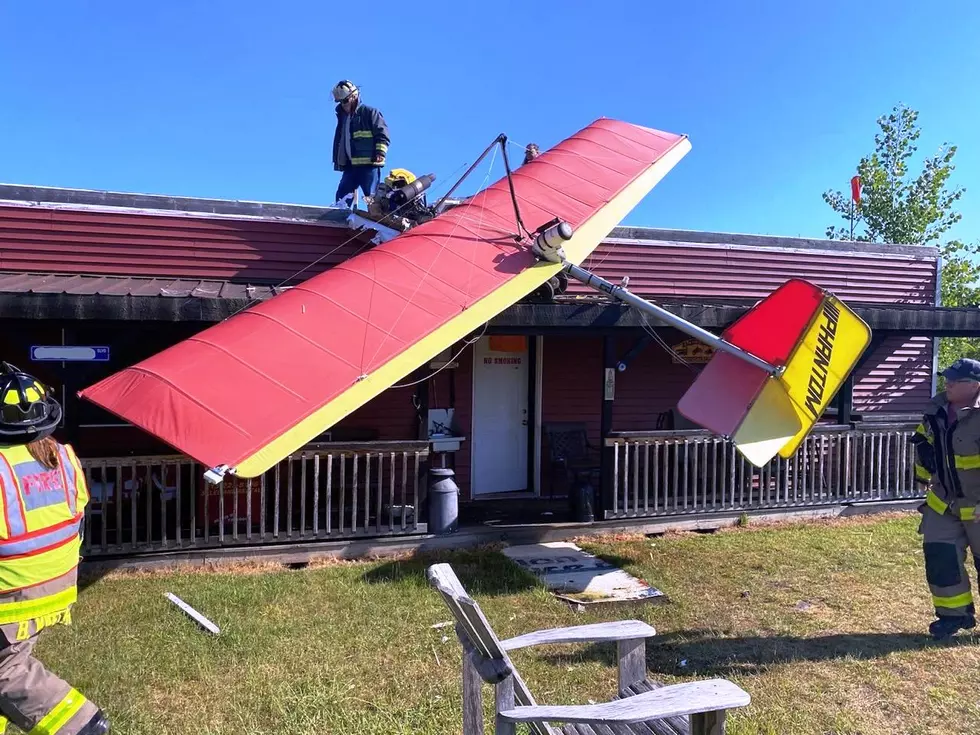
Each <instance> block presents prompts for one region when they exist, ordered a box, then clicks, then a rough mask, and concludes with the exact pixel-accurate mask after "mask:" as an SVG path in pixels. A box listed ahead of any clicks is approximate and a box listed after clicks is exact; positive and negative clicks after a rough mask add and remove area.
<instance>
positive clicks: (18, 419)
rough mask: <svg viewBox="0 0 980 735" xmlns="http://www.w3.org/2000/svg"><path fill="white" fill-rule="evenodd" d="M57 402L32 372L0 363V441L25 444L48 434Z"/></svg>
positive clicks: (55, 423) (54, 423) (57, 410)
mask: <svg viewBox="0 0 980 735" xmlns="http://www.w3.org/2000/svg"><path fill="white" fill-rule="evenodd" d="M60 422H61V404H59V403H58V402H57V401H56V400H55V399H54V398H53V397H52V396H51V391H50V389H48V388H45V387H44V386H43V385H41V383H40V381H38V379H37V378H35V377H34V376H33V375H28V374H27V373H25V372H22V371H20V370H19V369H17V368H16V367H14V366H13V365H11V364H10V363H8V362H3V363H0V443H4V444H10V443H24V444H26V443H28V442H32V441H34V440H36V439H41V438H43V437H45V436H49V435H51V434H52V433H53V432H54V430H55V429H56V428H57V426H58V424H59V423H60Z"/></svg>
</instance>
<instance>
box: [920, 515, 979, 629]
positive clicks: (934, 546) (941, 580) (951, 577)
mask: <svg viewBox="0 0 980 735" xmlns="http://www.w3.org/2000/svg"><path fill="white" fill-rule="evenodd" d="M919 531H920V533H921V534H922V552H923V555H924V556H925V565H926V581H927V582H928V584H929V589H930V591H931V592H932V603H933V605H934V606H935V608H936V615H937V616H944V615H973V614H974V607H973V593H972V591H971V590H972V583H971V581H970V576H969V574H968V573H967V570H966V550H967V547H969V548H970V550H971V552H972V554H973V564H974V566H975V567H976V569H977V570H978V572H980V522H974V521H972V520H968V521H962V520H960V519H959V518H956V517H954V516H952V515H950V514H949V513H943V514H940V513H937V512H936V511H935V510H933V509H932V508H930V507H928V506H925V507H924V508H923V509H922V525H920V526H919Z"/></svg>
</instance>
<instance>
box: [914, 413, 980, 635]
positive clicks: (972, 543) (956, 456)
mask: <svg viewBox="0 0 980 735" xmlns="http://www.w3.org/2000/svg"><path fill="white" fill-rule="evenodd" d="M912 441H913V443H914V444H915V449H916V461H915V474H916V479H917V480H918V481H919V482H920V483H922V484H925V485H928V490H927V492H926V502H925V503H924V504H923V506H922V507H921V508H920V512H921V513H922V516H923V517H922V524H921V525H920V527H919V530H920V533H921V534H922V536H923V553H924V556H925V565H926V580H927V582H928V583H929V587H930V589H931V592H932V598H933V604H934V605H935V608H936V614H937V615H938V616H944V615H950V616H959V615H973V614H974V605H973V594H972V589H971V584H970V578H969V577H968V576H967V572H966V567H965V561H966V550H967V547H969V548H971V550H972V553H973V558H974V564H975V566H977V568H978V570H980V522H975V519H977V518H978V505H980V398H978V399H977V401H976V403H975V404H974V405H972V406H967V407H966V408H963V409H960V410H958V411H956V413H955V415H952V416H951V415H950V408H949V403H948V401H947V399H946V396H945V394H940V395H938V396H936V397H934V398H933V400H932V403H931V404H930V406H929V408H928V410H927V411H926V412H925V414H924V416H923V420H922V423H921V424H920V425H919V426H918V428H917V429H916V432H915V435H914V437H913V439H912Z"/></svg>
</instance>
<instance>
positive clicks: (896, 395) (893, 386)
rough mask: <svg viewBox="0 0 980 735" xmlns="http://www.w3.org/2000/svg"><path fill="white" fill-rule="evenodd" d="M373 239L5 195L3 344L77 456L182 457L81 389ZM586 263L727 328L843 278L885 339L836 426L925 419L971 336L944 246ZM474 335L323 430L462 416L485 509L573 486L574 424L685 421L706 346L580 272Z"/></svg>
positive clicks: (100, 195) (279, 215) (653, 426)
mask: <svg viewBox="0 0 980 735" xmlns="http://www.w3.org/2000/svg"><path fill="white" fill-rule="evenodd" d="M373 234H374V233H372V232H364V231H359V230H354V229H351V228H350V227H348V225H347V224H346V222H345V221H344V220H343V218H342V216H341V213H340V212H338V211H337V210H332V209H329V208H318V207H307V206H292V205H283V204H263V203H251V202H229V201H217V200H200V199H182V198H173V197H164V196H155V195H129V194H114V193H104V192H88V191H76V190H65V189H47V188H40V187H20V186H11V185H4V186H0V307H2V311H0V318H2V319H3V321H4V329H3V332H2V337H0V354H2V356H3V359H6V360H8V361H10V362H13V363H14V364H17V365H19V366H21V367H23V368H25V369H27V370H30V371H33V372H35V373H36V374H37V375H39V376H40V377H42V378H43V379H45V380H47V381H48V382H49V383H50V384H52V385H54V386H57V387H58V388H59V389H61V390H62V391H63V393H62V395H63V398H64V402H65V409H66V410H65V420H64V425H63V427H62V430H61V432H62V438H64V439H66V440H69V441H71V442H72V443H73V444H74V445H75V446H76V447H77V449H78V451H79V453H80V455H82V456H83V457H85V458H89V459H94V458H99V457H112V458H117V459H118V458H125V457H130V456H136V455H151V454H171V453H172V452H173V450H172V449H170V448H168V447H165V446H161V445H159V443H157V442H156V441H155V440H153V439H152V438H151V437H149V436H147V435H145V434H143V433H142V432H141V431H139V430H138V429H136V428H134V427H131V426H127V425H126V424H125V423H124V422H122V421H120V420H119V419H117V418H115V417H113V416H111V415H108V414H106V413H105V412H103V411H101V410H99V409H98V408H96V407H95V406H93V405H91V404H88V403H86V402H83V401H80V400H78V399H77V398H76V397H75V393H76V391H78V390H79V389H81V388H83V387H85V386H87V385H89V384H91V383H93V382H95V381H96V380H98V379H100V378H102V377H104V376H105V375H108V374H109V373H112V372H115V371H117V370H119V369H121V368H123V367H125V366H127V365H130V364H132V363H134V362H137V361H138V360H140V359H142V358H143V357H146V356H148V355H150V354H153V353H155V352H157V351H159V350H162V349H164V348H166V347H167V346H168V345H170V344H173V343H175V342H177V341H179V340H181V339H183V338H186V337H188V336H190V335H192V334H194V333H196V332H198V331H200V330H202V329H204V328H205V327H206V326H207V325H209V324H211V323H214V322H216V321H219V320H221V319H224V318H226V317H228V316H230V315H231V314H233V313H235V312H236V311H238V310H241V309H243V308H245V307H247V306H248V305H249V304H250V303H253V302H254V301H255V300H260V299H263V298H268V297H269V296H270V295H272V294H273V293H274V292H275V290H276V288H281V287H288V286H289V285H291V284H295V283H297V282H300V281H301V280H303V279H305V278H308V277H309V276H311V275H313V274H315V273H317V272H320V271H321V270H323V269H326V268H329V267H331V266H333V265H336V264H337V263H340V262H342V261H343V260H344V259H346V258H349V257H351V256H353V255H354V254H356V253H357V252H360V251H361V250H363V249H365V248H369V247H371V246H372V245H371V236H372V235H373ZM584 265H585V267H587V268H589V269H591V270H594V271H595V272H597V273H598V274H599V275H601V276H603V277H604V278H607V279H609V280H611V281H613V282H619V281H620V280H622V279H623V278H624V277H628V278H629V288H630V289H631V290H632V291H634V292H635V293H638V294H640V295H642V296H645V297H648V298H650V299H653V300H656V301H657V302H658V303H660V304H662V305H664V306H666V307H667V308H669V309H671V310H672V311H674V312H676V313H678V314H681V315H682V316H684V317H686V318H688V319H689V320H691V321H693V322H694V323H696V324H699V325H700V326H703V327H705V328H708V329H715V330H720V329H721V328H723V327H724V326H725V325H726V324H728V323H730V322H731V321H732V320H733V319H735V318H737V316H738V315H740V314H741V313H743V312H744V310H745V309H746V308H747V307H748V306H750V305H751V304H752V303H753V302H754V301H755V300H757V299H760V298H762V297H764V296H766V295H767V294H768V293H769V292H770V291H771V290H773V289H774V288H775V287H776V286H778V285H779V284H780V283H781V282H782V281H784V280H785V279H787V278H789V277H793V276H797V277H804V278H807V279H809V280H812V281H813V282H815V283H817V284H819V285H821V286H824V287H827V288H829V289H831V290H832V291H834V292H835V293H836V294H837V295H838V296H840V297H841V298H842V299H844V300H845V301H846V302H848V303H849V304H850V305H852V306H853V307H856V309H857V310H858V312H859V313H860V314H861V315H862V317H863V318H865V320H866V321H868V323H869V324H870V325H871V327H872V330H873V332H874V335H875V341H874V343H873V345H872V348H870V349H869V351H868V352H867V353H866V355H865V358H864V360H863V362H862V364H861V366H860V367H859V368H858V369H857V371H856V372H855V377H854V380H853V386H851V385H847V386H846V387H845V389H844V390H842V391H841V393H840V395H839V397H838V400H837V403H836V404H835V408H834V410H832V411H828V414H827V416H826V417H825V419H826V421H827V423H828V424H834V425H835V426H837V427H844V428H846V429H854V428H856V427H860V426H862V425H865V424H867V423H868V422H869V421H870V420H873V419H875V418H876V417H877V418H879V419H880V418H882V417H891V418H893V419H894V418H897V417H903V420H906V419H908V418H909V417H910V416H911V415H914V414H915V413H916V412H918V411H919V410H920V409H921V407H922V406H923V404H924V402H925V401H926V400H927V399H928V398H929V396H930V393H931V391H932V390H933V389H934V378H933V376H934V374H935V359H936V357H935V349H934V342H935V338H936V337H938V336H941V335H955V334H975V333H977V327H978V322H977V318H976V315H975V314H973V313H972V312H971V311H969V310H953V309H942V308H938V307H937V306H936V305H937V303H938V298H937V294H938V276H937V273H938V268H939V255H938V252H937V250H936V249H935V248H932V247H926V246H918V245H875V244H863V243H841V242H831V241H823V240H806V239H797V238H784V237H768V236H755V235H732V234H722V233H707V232H687V231H668V230H657V229H648V228H617V229H616V230H614V231H613V233H612V234H611V236H610V237H609V238H608V239H607V240H606V241H605V242H604V243H603V244H602V245H601V246H600V247H599V248H598V250H597V251H596V252H595V254H594V255H593V256H592V257H591V258H590V259H589V261H588V262H587V263H585V264H584ZM474 336H479V339H477V340H476V341H475V342H474V343H473V344H471V345H467V344H460V345H459V346H457V347H456V348H454V349H453V350H451V351H450V352H449V353H447V354H445V355H443V356H440V359H441V360H442V362H439V361H435V362H433V364H431V365H424V366H421V367H420V369H419V371H418V372H417V374H416V375H414V376H411V377H410V378H407V379H406V381H405V383H406V384H409V383H410V384H411V385H406V386H405V387H395V388H392V389H391V390H389V391H387V392H386V393H384V394H383V395H382V396H380V397H379V398H378V399H376V400H375V401H373V402H372V403H370V404H369V405H367V406H365V407H363V408H362V409H360V410H359V411H357V412H356V413H355V414H354V415H352V416H350V417H348V418H347V419H345V420H343V421H342V422H340V423H339V424H338V425H337V426H335V427H331V428H330V430H329V434H328V435H325V437H324V438H328V439H329V440H330V441H331V442H332V443H344V442H348V443H349V442H362V443H364V442H368V443H370V442H384V441H389V442H391V441H397V442H407V441H415V440H427V439H428V435H429V429H430V423H429V421H430V413H429V412H430V411H431V410H437V409H453V412H454V413H453V418H452V426H451V428H452V429H453V430H454V431H455V432H457V433H458V434H459V435H461V436H462V438H463V441H462V443H461V444H460V447H459V449H458V450H457V451H455V452H452V453H450V454H449V455H448V457H447V461H448V462H449V463H450V464H451V466H453V467H454V468H455V470H456V479H457V483H458V484H459V486H460V488H461V490H462V498H463V500H464V501H467V500H474V501H477V500H481V499H487V498H492V499H499V498H501V497H509V498H532V499H533V498H539V497H544V498H547V497H549V496H551V495H564V494H565V493H566V482H565V475H564V473H562V472H556V471H555V468H556V467H558V466H559V465H558V464H557V463H556V461H555V457H554V456H553V453H554V452H553V450H554V449H555V448H556V443H555V442H554V441H550V440H549V436H551V433H550V432H553V431H558V430H560V431H562V432H566V433H562V434H560V436H561V437H562V438H563V439H567V438H568V437H570V436H574V433H572V434H568V433H567V430H569V429H570V428H571V429H574V427H575V426H581V427H583V428H584V430H585V433H586V436H587V437H588V439H589V441H590V442H591V443H592V444H593V445H595V446H597V447H603V446H605V447H612V446H613V445H614V444H615V440H616V438H617V437H620V438H623V439H628V438H629V437H634V438H635V437H637V436H639V435H640V434H645V435H649V436H654V437H656V436H661V435H664V434H665V433H666V432H671V431H674V432H678V431H680V430H682V429H684V428H689V427H685V426H684V425H683V421H682V420H681V419H680V417H679V416H677V415H676V414H675V413H674V412H673V408H674V406H675V405H676V403H677V401H678V399H679V398H680V396H681V395H682V394H683V392H684V391H685V390H686V388H687V386H688V385H689V384H690V382H691V380H692V379H693V376H694V374H695V372H696V371H697V369H698V366H699V364H700V363H702V362H703V361H704V360H705V359H706V354H705V352H704V349H703V346H701V345H699V344H697V343H692V342H690V341H689V340H687V339H686V338H685V337H684V335H682V334H680V333H678V332H676V331H675V330H673V329H670V328H666V327H662V326H660V325H658V324H656V323H653V322H650V323H645V322H644V321H643V320H642V317H641V316H640V315H637V314H636V313H635V312H631V311H630V310H628V309H625V308H623V307H622V306H619V305H617V304H613V303H610V302H608V301H605V300H603V299H600V298H597V297H596V296H595V295H594V294H592V293H590V292H588V291H587V290H586V289H585V288H584V287H583V286H581V285H579V284H573V285H570V287H569V292H568V293H566V294H565V295H564V296H563V297H560V298H559V299H558V300H557V301H556V302H554V303H539V302H531V301H528V302H524V303H521V304H517V305H515V306H514V307H512V308H510V309H508V310H507V311H506V312H504V313H502V314H501V315H499V316H498V317H496V318H494V319H493V320H491V321H490V323H489V324H488V325H487V326H486V329H485V330H484V331H483V332H482V333H481V335H474ZM61 345H65V346H72V345H74V346H89V347H91V346H99V347H108V348H109V359H108V361H105V362H97V361H80V362H71V361H67V362H60V361H41V360H36V359H32V354H33V356H34V357H35V358H36V357H38V356H39V355H40V354H41V353H39V352H36V351H35V352H33V353H32V348H36V347H44V346H61ZM270 349H274V346H270ZM448 358H455V359H454V360H453V361H452V362H451V363H450V366H449V367H446V368H444V369H441V370H438V369H439V367H440V366H441V365H443V364H445V361H446V359H448ZM436 370H438V372H436V374H435V375H432V373H433V372H434V371H436ZM242 400H246V401H247V400H252V397H250V396H243V397H242ZM436 418H438V414H436ZM657 432H660V433H657ZM555 436H559V435H558V434H556V435H555ZM896 446H898V445H896ZM430 448H431V445H430ZM436 448H437V449H438V447H436ZM609 451H610V450H608V449H607V453H606V466H605V470H606V473H607V474H606V478H607V479H606V482H605V486H604V489H603V492H602V493H601V494H600V495H601V497H600V498H599V499H598V501H597V502H598V504H599V506H600V510H601V511H602V512H603V513H605V514H606V515H607V517H608V515H609V513H611V512H612V513H615V512H618V511H612V510H611V507H612V503H611V501H612V500H614V499H613V498H612V497H611V496H610V493H615V492H618V490H616V489H614V486H615V487H619V485H617V483H618V480H617V478H619V477H622V479H623V481H628V480H629V475H628V472H627V473H626V474H623V471H624V470H623V468H622V467H620V466H619V464H618V459H617V458H613V457H612V456H611V455H610V454H609ZM617 451H618V450H617ZM618 456H619V455H617V457H618ZM622 459H623V461H626V460H627V455H623V456H622ZM441 461H442V460H441V459H440V462H441ZM614 463H615V468H613V464H614ZM635 469H636V468H635V467H634V470H635ZM643 471H644V472H647V473H648V474H649V473H655V472H656V468H654V467H653V466H652V465H650V466H648V465H644V466H643ZM616 472H619V473H620V474H619V475H615V473H616ZM614 475H615V476H614ZM665 477H666V476H665ZM651 478H653V475H652V474H650V477H648V478H647V483H646V487H647V492H649V484H650V479H651ZM654 479H655V478H654ZM385 481H387V480H385ZM639 481H640V480H639V479H638V480H637V482H639ZM610 483H611V484H610ZM635 489H636V485H634V490H635ZM379 498H380V495H379ZM277 507H278V506H277ZM616 507H617V508H618V507H619V506H618V501H617V502H616ZM644 507H647V506H644ZM134 508H135V505H134ZM119 512H120V514H121V513H122V512H123V511H119ZM128 512H129V511H128V510H126V511H125V513H128ZM140 512H141V513H142V511H140ZM633 512H638V511H637V508H636V507H634V508H633ZM133 513H134V516H133V517H134V518H135V513H136V511H135V510H134V511H133ZM600 517H601V516H600Z"/></svg>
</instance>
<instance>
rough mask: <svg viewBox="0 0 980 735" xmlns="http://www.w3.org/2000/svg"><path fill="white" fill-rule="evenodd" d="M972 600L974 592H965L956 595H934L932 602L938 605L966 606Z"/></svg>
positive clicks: (950, 606)
mask: <svg viewBox="0 0 980 735" xmlns="http://www.w3.org/2000/svg"><path fill="white" fill-rule="evenodd" d="M971 602H973V593H972V592H964V593H963V594H962V595H954V596H953V597H937V596H935V595H933V596H932V603H933V604H934V605H935V606H936V607H949V608H953V607H966V606H967V605H969V604H970V603H971Z"/></svg>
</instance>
